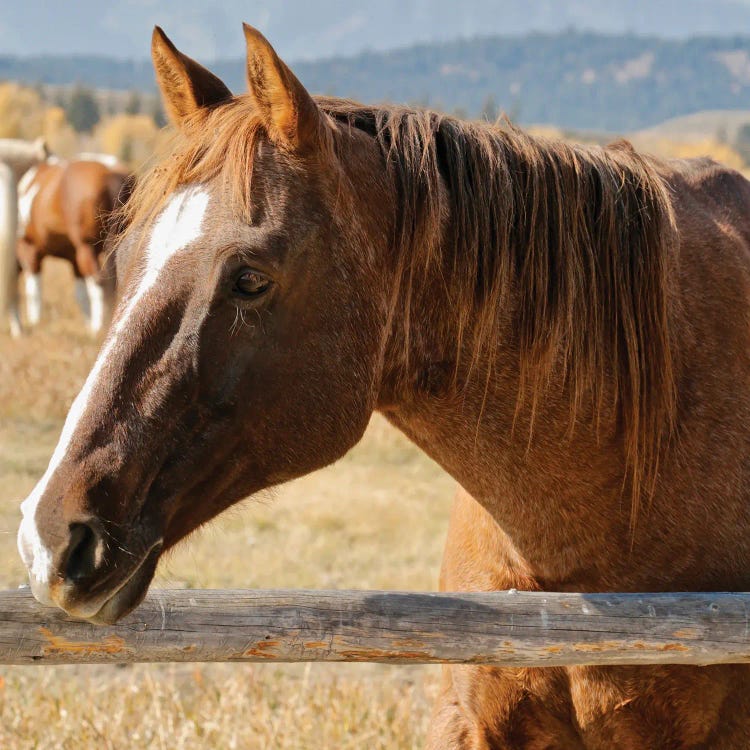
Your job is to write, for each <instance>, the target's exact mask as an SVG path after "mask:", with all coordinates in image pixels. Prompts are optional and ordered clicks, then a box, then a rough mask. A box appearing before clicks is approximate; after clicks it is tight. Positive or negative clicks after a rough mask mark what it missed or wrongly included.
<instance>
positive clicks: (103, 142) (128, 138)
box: [94, 114, 163, 168]
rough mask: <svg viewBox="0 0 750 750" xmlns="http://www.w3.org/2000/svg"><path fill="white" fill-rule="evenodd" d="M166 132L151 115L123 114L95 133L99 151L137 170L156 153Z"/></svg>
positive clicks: (104, 124) (108, 120) (111, 119)
mask: <svg viewBox="0 0 750 750" xmlns="http://www.w3.org/2000/svg"><path fill="white" fill-rule="evenodd" d="M161 137H163V135H162V131H160V130H159V128H157V127H156V125H155V124H154V121H153V120H152V119H151V117H149V116H148V115H126V114H119V115H113V116H112V117H107V118H105V119H104V120H102V121H101V122H100V123H99V124H98V125H97V126H96V129H95V130H94V141H95V144H96V148H97V149H98V150H99V151H103V152H105V153H108V154H113V155H114V156H116V157H117V158H118V159H120V161H122V162H123V163H124V164H127V165H128V166H129V167H131V168H136V167H138V166H139V165H140V164H142V163H143V162H144V161H145V160H146V159H148V158H149V157H150V156H151V155H152V154H153V153H154V149H155V147H156V145H157V144H158V142H159V139H160V138H161Z"/></svg>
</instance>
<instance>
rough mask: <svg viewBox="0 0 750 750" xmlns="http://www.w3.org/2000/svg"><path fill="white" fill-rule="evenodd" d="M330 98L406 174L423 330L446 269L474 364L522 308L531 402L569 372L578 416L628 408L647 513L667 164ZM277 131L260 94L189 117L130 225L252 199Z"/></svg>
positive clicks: (660, 383) (130, 207) (338, 114)
mask: <svg viewBox="0 0 750 750" xmlns="http://www.w3.org/2000/svg"><path fill="white" fill-rule="evenodd" d="M317 103H318V105H319V106H320V108H321V110H322V111H323V112H325V113H326V114H327V115H328V116H329V117H330V118H332V119H333V120H334V121H336V122H338V123H339V131H340V132H339V134H340V135H343V133H344V132H345V129H346V127H347V126H348V127H350V128H356V129H358V130H361V131H363V132H366V133H368V134H370V135H371V136H372V137H373V138H375V139H376V140H377V142H378V144H379V146H380V149H381V152H382V155H383V158H384V160H385V163H386V165H387V168H388V169H389V171H390V173H391V175H392V177H393V180H394V183H395V185H396V188H397V190H398V204H397V205H398V211H399V215H398V218H397V229H396V233H397V236H396V238H395V242H396V246H397V248H399V250H400V253H399V270H398V278H399V285H400V289H401V293H402V295H403V298H404V299H406V300H407V303H406V307H405V309H404V310H403V312H404V316H405V321H404V325H405V329H406V332H407V335H408V331H409V327H410V323H409V318H410V314H411V313H412V312H413V310H414V306H415V305H416V304H417V302H418V299H419V294H420V289H424V288H425V285H424V282H425V280H426V279H427V278H430V276H431V274H434V273H435V272H439V273H440V274H441V276H442V277H443V278H445V280H446V281H445V283H446V285H447V286H448V289H449V292H450V298H451V300H452V302H453V309H454V314H455V315H456V321H455V325H456V331H457V347H458V348H459V351H460V350H461V349H462V347H464V346H465V345H468V346H469V350H470V351H471V352H472V359H473V361H474V364H476V363H478V362H479V361H480V360H481V361H482V362H483V363H487V362H489V363H492V362H493V361H494V357H493V356H492V355H493V353H494V351H495V350H496V348H497V346H498V344H499V342H498V331H499V330H500V326H501V324H502V318H503V316H504V315H505V316H507V315H508V311H511V316H512V321H511V327H510V330H512V331H513V334H514V335H515V336H517V344H518V347H519V350H520V360H519V365H520V372H521V379H520V387H519V396H518V404H519V405H521V404H527V403H528V404H530V405H531V415H532V416H531V423H532V424H533V421H534V414H535V412H536V408H537V404H538V402H539V401H540V399H541V398H543V396H544V394H545V392H546V389H547V388H548V385H549V383H550V381H551V378H552V376H553V374H555V373H561V374H562V377H563V381H564V383H565V384H566V387H567V388H568V390H569V392H570V397H571V429H572V425H574V424H575V422H576V419H577V417H578V416H579V411H580V409H581V408H582V405H583V404H584V403H588V404H589V405H590V406H591V409H592V414H593V416H592V418H593V419H594V420H597V421H598V419H599V416H600V415H601V413H602V412H607V411H609V412H614V413H615V414H617V416H618V423H619V424H621V425H622V428H623V431H624V436H625V460H626V467H627V476H626V477H625V480H628V479H629V480H630V482H629V484H630V486H631V495H632V511H631V512H632V516H631V524H634V522H635V518H636V514H637V510H638V505H639V500H640V498H641V495H642V492H643V490H644V489H645V490H646V492H647V494H648V493H650V492H651V491H652V490H653V487H654V484H655V481H656V477H657V472H658V458H659V455H660V452H661V445H662V442H663V440H664V437H665V435H666V434H668V432H669V428H670V426H671V423H672V417H673V413H674V408H675V390H674V377H673V362H672V351H671V344H670V327H669V317H670V316H669V300H670V296H671V295H670V290H669V282H670V274H669V269H670V262H671V260H670V259H671V257H672V254H671V253H670V248H673V247H674V244H675V243H676V241H677V233H676V228H675V225H674V218H673V214H672V209H671V203H670V199H669V195H668V189H667V186H666V184H665V181H664V180H663V179H662V178H661V177H660V176H659V174H658V170H657V167H656V166H655V164H654V162H652V161H650V160H648V159H646V158H644V157H643V156H641V155H639V154H637V153H636V152H635V151H634V150H633V148H632V147H631V146H630V145H629V144H627V143H625V142H620V143H616V144H613V145H611V146H609V147H606V148H602V147H587V146H581V145H573V144H568V143H564V142H561V141H551V140H546V139H542V138H536V137H532V136H530V135H528V134H526V133H524V132H523V131H521V130H520V129H518V128H516V127H514V126H512V125H511V124H510V123H509V122H501V123H497V124H489V123H480V122H464V121H460V120H457V119H455V118H453V117H449V116H445V115H441V114H438V113H436V112H431V111H427V110H418V109H411V108H406V107H397V106H364V105H361V104H358V103H355V102H351V101H348V100H344V99H335V98H323V97H319V98H317ZM207 132H210V133H212V137H211V138H210V139H208V138H206V135H205V134H206V133H207ZM262 132H263V128H262V125H261V123H260V122H259V120H258V118H257V117H256V116H254V115H253V112H252V105H251V104H250V102H249V101H248V100H247V98H246V97H236V98H235V99H233V100H232V101H230V102H228V103H225V104H222V105H221V106H218V107H216V108H214V109H212V110H209V112H208V113H206V114H203V115H201V119H200V120H199V121H196V123H195V126H194V127H191V126H190V123H188V127H186V128H184V129H183V130H182V131H181V132H180V133H177V134H176V135H175V137H174V140H173V141H172V143H171V144H170V145H169V156H168V158H167V159H166V160H165V161H162V162H161V163H159V164H157V166H156V167H154V168H153V169H152V171H151V173H150V175H149V177H148V179H146V180H142V181H139V185H138V186H137V187H136V190H135V193H134V195H133V197H132V198H131V200H130V201H129V202H128V204H126V206H125V211H126V212H127V213H128V217H127V223H128V224H130V223H131V222H132V221H138V219H140V218H142V217H143V215H144V213H149V212H150V214H151V216H153V215H155V213H156V211H158V209H159V207H160V206H161V204H162V203H163V200H164V197H165V196H167V195H168V194H169V193H171V192H172V190H174V189H175V188H176V187H177V186H178V185H180V184H184V183H188V182H192V181H200V180H205V179H208V178H212V177H215V176H217V175H220V176H221V177H222V178H223V179H224V180H225V181H226V183H227V185H228V187H229V189H230V194H231V195H233V196H235V200H236V201H237V202H238V204H240V205H243V206H245V207H247V203H248V201H249V185H250V178H251V175H252V161H253V155H254V152H255V148H256V145H257V141H258V138H259V137H260V136H261V135H262ZM334 148H335V142H334ZM489 378H490V373H489V372H488V374H487V382H488V383H489Z"/></svg>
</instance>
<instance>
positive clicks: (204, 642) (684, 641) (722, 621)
mask: <svg viewBox="0 0 750 750" xmlns="http://www.w3.org/2000/svg"><path fill="white" fill-rule="evenodd" d="M165 661H277V662H296V661H370V662H390V663H405V664H426V663H434V662H450V663H470V664H499V665H505V666H555V665H566V664H567V665H572V664H670V663H671V664H718V663H729V662H750V594H746V593H675V594H585V595H584V594H557V593H546V592H541V593H540V592H523V591H518V592H516V591H510V592H495V593H489V594H475V593H472V594H429V593H408V592H386V591H219V590H212V591H203V590H195V591H152V592H151V593H150V594H149V595H148V597H147V598H146V600H145V602H144V603H143V604H142V605H141V606H140V607H139V608H138V609H137V610H136V611H135V612H134V613H132V614H131V615H129V616H128V617H126V618H125V619H124V620H122V621H121V622H120V623H118V624H117V625H116V626H114V627H106V628H103V627H98V626H95V625H90V624H88V623H83V622H76V621H74V620H71V619H70V618H68V617H66V616H65V615H64V614H63V613H62V612H59V611H57V610H54V609H47V608H44V607H41V606H40V605H39V604H37V603H36V602H35V601H34V599H33V598H32V596H31V594H30V593H29V592H28V590H18V591H4V592H0V663H3V664H71V663H77V664H82V663H94V662H165Z"/></svg>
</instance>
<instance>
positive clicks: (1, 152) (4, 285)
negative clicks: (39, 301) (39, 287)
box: [0, 138, 49, 337]
mask: <svg viewBox="0 0 750 750" xmlns="http://www.w3.org/2000/svg"><path fill="white" fill-rule="evenodd" d="M48 156H49V151H48V149H47V144H46V142H45V141H44V139H43V138H37V139H36V140H35V141H33V142H29V141H23V140H19V139H16V138H0V319H2V320H7V321H8V323H9V325H10V334H11V336H14V337H17V336H20V335H21V321H20V318H19V316H18V283H17V273H16V239H17V230H18V187H17V182H18V180H19V178H20V177H21V175H23V174H24V173H25V172H26V171H27V170H28V169H30V168H31V167H32V166H34V165H35V164H38V163H39V162H41V161H44V159H46V158H47V157H48Z"/></svg>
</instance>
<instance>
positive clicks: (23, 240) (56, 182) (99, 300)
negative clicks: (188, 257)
mask: <svg viewBox="0 0 750 750" xmlns="http://www.w3.org/2000/svg"><path fill="white" fill-rule="evenodd" d="M129 185H130V181H129V178H128V175H127V173H126V172H125V171H124V169H123V168H121V167H113V166H112V165H111V164H108V163H106V162H105V161H104V160H99V161H95V160H94V159H93V158H88V159H85V160H78V159H77V160H74V161H70V162H65V161H60V160H58V159H55V158H50V159H48V160H46V161H45V162H43V163H42V164H40V165H38V166H36V167H32V169H30V170H29V171H28V172H27V173H26V174H25V175H24V176H23V178H22V179H21V182H20V183H19V190H18V214H19V241H18V246H17V255H18V261H19V264H20V267H21V269H22V270H23V272H24V274H25V280H26V281H25V288H26V310H27V320H28V322H29V324H30V325H32V326H33V325H36V324H37V323H38V322H39V319H40V317H41V266H42V261H43V259H44V258H45V257H46V256H55V257H58V258H64V259H66V260H68V261H70V263H71V264H72V266H73V272H74V273H75V277H76V282H75V283H76V286H75V294H76V300H77V301H78V304H79V306H80V307H81V310H82V312H83V314H84V316H85V317H86V320H87V323H88V327H89V330H90V331H91V332H92V333H94V334H95V333H98V332H99V331H100V330H101V329H102V327H103V326H104V325H105V323H106V322H107V320H108V318H109V313H110V310H111V307H112V303H113V295H114V279H112V278H108V277H107V275H106V274H103V273H102V252H103V250H104V243H105V240H106V237H107V230H108V222H109V217H110V215H111V214H112V212H113V211H114V210H115V209H116V208H118V207H119V206H120V205H121V203H122V201H123V200H125V199H126V197H127V192H128V189H129Z"/></svg>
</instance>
